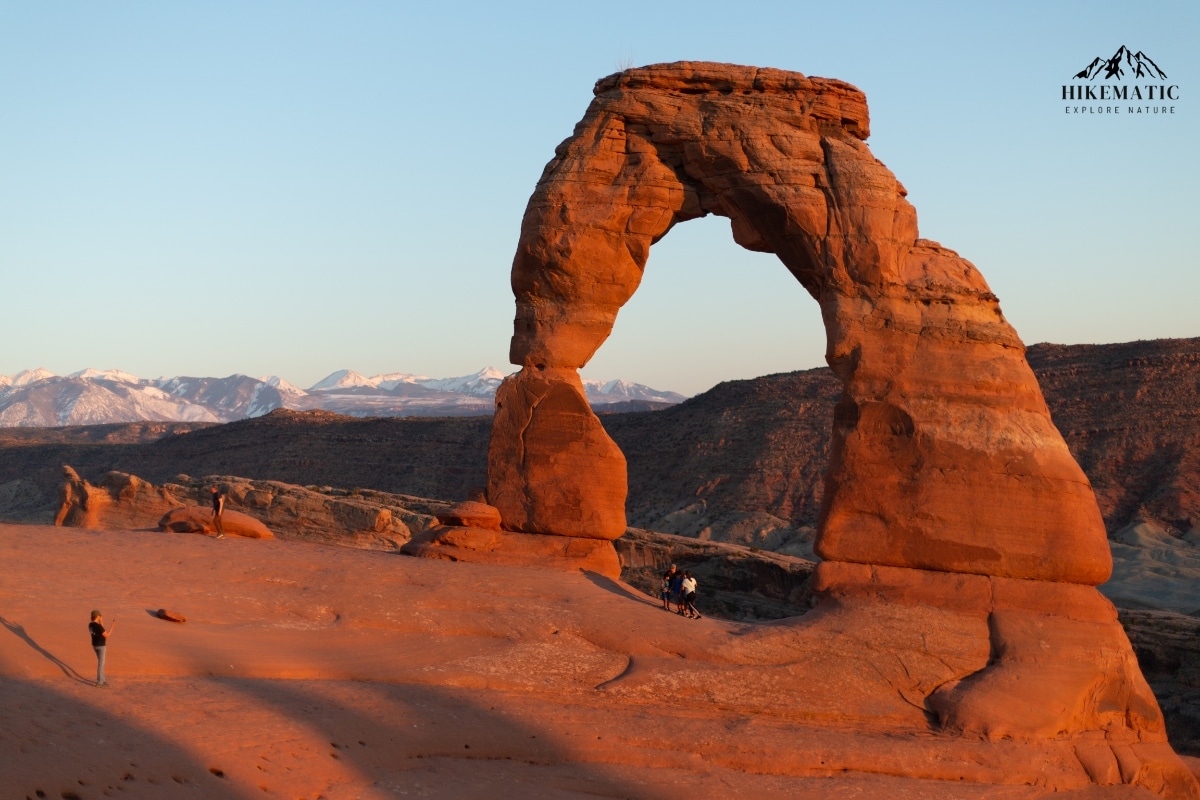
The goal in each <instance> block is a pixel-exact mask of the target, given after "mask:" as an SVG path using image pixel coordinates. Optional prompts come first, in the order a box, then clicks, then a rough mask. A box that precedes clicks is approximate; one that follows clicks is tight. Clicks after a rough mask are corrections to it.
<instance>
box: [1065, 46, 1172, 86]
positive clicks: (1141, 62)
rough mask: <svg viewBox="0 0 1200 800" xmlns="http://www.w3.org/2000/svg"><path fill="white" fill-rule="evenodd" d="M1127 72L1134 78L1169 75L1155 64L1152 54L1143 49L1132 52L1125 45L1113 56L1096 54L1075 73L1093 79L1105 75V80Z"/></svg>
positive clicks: (1077, 76) (1078, 76) (1076, 75)
mask: <svg viewBox="0 0 1200 800" xmlns="http://www.w3.org/2000/svg"><path fill="white" fill-rule="evenodd" d="M1126 73H1128V77H1130V78H1134V79H1138V78H1150V79H1153V78H1165V77H1167V73H1165V72H1163V71H1162V70H1161V69H1159V66H1158V64H1155V63H1154V61H1153V60H1152V59H1151V58H1150V56H1148V55H1146V54H1145V53H1143V52H1142V51H1141V50H1138V51H1137V52H1136V53H1131V52H1129V48H1128V47H1126V46H1125V45H1121V46H1120V47H1118V48H1117V52H1115V53H1113V55H1112V57H1111V58H1101V57H1100V56H1096V57H1095V58H1093V59H1092V62H1091V63H1090V64H1088V65H1087V66H1086V67H1084V68H1083V69H1082V70H1080V71H1079V72H1077V73H1075V77H1076V78H1082V79H1086V80H1089V81H1091V80H1095V79H1096V78H1097V77H1098V76H1100V75H1103V76H1104V79H1105V80H1109V79H1111V78H1118V79H1121V78H1125V77H1126Z"/></svg>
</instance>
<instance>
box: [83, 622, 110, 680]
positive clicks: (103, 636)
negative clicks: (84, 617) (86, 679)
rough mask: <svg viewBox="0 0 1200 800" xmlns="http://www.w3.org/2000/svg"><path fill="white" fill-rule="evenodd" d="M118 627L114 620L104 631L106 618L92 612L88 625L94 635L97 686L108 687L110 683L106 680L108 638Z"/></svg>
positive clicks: (89, 631) (93, 647) (93, 646)
mask: <svg viewBox="0 0 1200 800" xmlns="http://www.w3.org/2000/svg"><path fill="white" fill-rule="evenodd" d="M115 627H117V621H116V620H115V619H114V620H113V624H112V625H110V626H109V628H108V630H105V629H104V617H102V616H101V615H100V612H99V611H93V612H92V621H91V622H89V623H88V633H90V634H91V635H92V649H93V650H95V651H96V685H97V686H108V682H107V681H106V680H104V655H105V651H106V650H107V649H108V636H109V634H111V633H112V632H113V628H115Z"/></svg>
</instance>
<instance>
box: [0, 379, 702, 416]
mask: <svg viewBox="0 0 1200 800" xmlns="http://www.w3.org/2000/svg"><path fill="white" fill-rule="evenodd" d="M504 378H505V373H503V372H501V371H500V370H498V369H495V368H494V367H487V368H485V369H482V370H480V371H479V372H476V373H474V374H471V375H463V376H459V377H456V378H429V377H426V376H424V375H410V374H408V373H403V372H393V373H388V374H385V375H375V376H372V377H369V378H368V377H365V376H363V375H361V374H360V373H357V372H354V371H353V370H338V371H337V372H334V373H332V374H331V375H329V376H328V377H326V378H325V379H323V380H321V381H318V382H317V383H316V384H315V385H313V386H312V387H311V388H309V389H308V390H307V391H306V390H304V389H300V388H298V387H296V386H294V385H293V384H291V383H289V382H288V381H286V380H284V379H283V378H280V377H278V376H274V375H269V376H265V377H261V378H251V377H249V376H246V375H230V376H229V377H227V378H195V377H186V376H179V377H175V378H159V379H155V380H146V379H143V378H138V377H137V376H135V375H131V374H129V373H128V372H122V371H121V370H116V369H109V370H96V369H90V368H89V369H83V370H80V371H78V372H74V373H71V374H70V375H67V376H65V377H61V376H58V375H55V374H54V373H52V372H50V371H49V370H45V369H41V368H39V369H35V370H25V371H24V372H20V373H17V374H16V375H14V376H12V377H8V376H5V375H0V427H13V426H21V427H55V426H61V425H96V424H104V423H113V422H139V421H144V420H164V421H184V422H232V421H234V420H239V419H246V418H248V417H257V416H261V415H263V414H266V413H269V412H270V411H273V410H275V409H276V408H290V409H293V410H309V409H322V410H326V411H333V412H336V413H339V414H348V415H351V416H359V417H367V416H462V415H478V414H491V413H492V408H493V402H494V398H495V394H496V387H498V386H499V385H500V382H501V381H502V380H504ZM583 385H584V390H585V391H586V393H587V397H588V400H589V401H590V402H591V404H592V406H593V407H594V408H596V409H597V410H603V409H604V408H605V407H606V406H614V407H618V408H621V409H622V410H629V409H630V405H629V404H630V403H631V402H634V403H638V402H640V403H641V404H642V407H651V408H653V407H659V406H662V405H668V404H673V403H678V402H681V401H683V400H684V399H685V398H684V397H683V395H680V394H677V393H675V392H662V391H658V390H656V389H651V388H650V387H648V386H643V385H641V384H637V383H630V382H628V381H621V380H613V381H596V380H585V381H584V382H583ZM618 403H619V404H623V405H622V406H615V404H618Z"/></svg>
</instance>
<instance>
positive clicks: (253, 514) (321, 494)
mask: <svg viewBox="0 0 1200 800" xmlns="http://www.w3.org/2000/svg"><path fill="white" fill-rule="evenodd" d="M68 469H70V468H69V467H65V468H64V477H65V478H66V480H65V481H64V486H63V489H62V494H63V496H64V498H65V500H64V503H63V505H62V508H61V510H60V515H61V516H62V517H63V520H62V523H61V524H63V525H66V526H68V527H84V528H90V529H93V530H97V529H108V530H129V529H137V528H142V529H149V528H158V529H160V530H172V531H176V532H190V533H212V532H213V528H212V511H211V506H209V505H208V487H210V486H213V485H220V486H221V487H222V488H223V489H224V490H225V493H226V498H227V504H226V511H225V518H224V519H225V525H226V528H227V532H230V533H235V534H236V535H241V536H248V537H251V538H271V536H272V531H274V532H276V533H279V534H280V535H282V536H284V537H286V538H289V539H303V540H306V541H313V542H320V543H323V544H335V545H341V546H349V547H355V548H360V549H366V550H391V551H398V550H399V549H400V547H401V546H402V545H403V544H404V543H405V542H407V541H408V540H409V539H410V538H411V536H412V531H414V530H416V531H420V530H424V529H425V528H427V527H429V526H430V525H432V524H433V521H434V514H435V513H437V512H438V511H439V510H441V509H444V508H446V507H447V506H448V504H446V503H442V502H440V501H436V500H425V499H422V498H417V497H411V496H407V495H395V494H389V493H386V492H375V491H369V490H361V489H353V490H349V491H347V490H344V489H333V488H331V487H326V488H325V490H324V491H318V490H317V487H312V488H305V487H302V486H293V485H291V484H287V483H281V482H278V481H258V480H250V479H246V478H238V477H233V476H207V477H204V478H200V479H193V478H190V477H188V476H186V475H179V476H176V478H175V480H174V481H172V482H167V483H163V484H161V485H157V486H156V485H154V484H151V483H148V482H147V481H144V480H142V479H141V478H139V477H137V476H136V475H129V474H127V473H124V472H108V473H105V474H104V475H103V476H102V477H101V478H100V482H99V483H100V485H99V486H93V485H92V484H90V483H88V482H87V481H85V480H83V479H81V478H80V477H79V476H78V474H77V473H76V472H75V471H74V470H73V469H70V473H69V474H68V473H66V472H65V470H68ZM72 476H74V477H72ZM68 500H69V502H67V501H68ZM493 527H495V528H496V529H497V530H498V529H499V525H498V523H494V524H493Z"/></svg>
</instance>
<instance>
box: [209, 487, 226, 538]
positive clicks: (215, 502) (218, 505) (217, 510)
mask: <svg viewBox="0 0 1200 800" xmlns="http://www.w3.org/2000/svg"><path fill="white" fill-rule="evenodd" d="M212 506H213V517H212V519H213V527H214V528H216V529H217V538H218V539H224V538H225V525H224V523H222V521H221V513H222V512H223V511H224V510H225V493H224V492H222V491H221V490H220V489H218V488H217V487H216V486H214V487H212Z"/></svg>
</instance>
